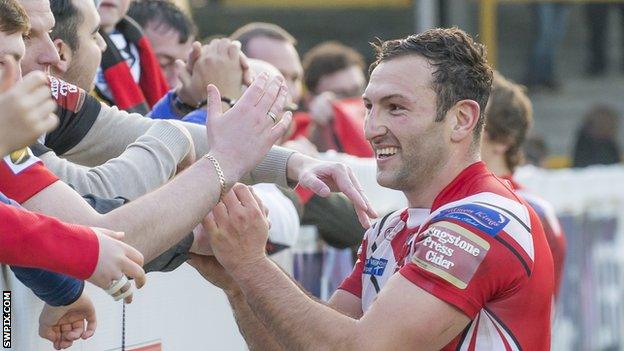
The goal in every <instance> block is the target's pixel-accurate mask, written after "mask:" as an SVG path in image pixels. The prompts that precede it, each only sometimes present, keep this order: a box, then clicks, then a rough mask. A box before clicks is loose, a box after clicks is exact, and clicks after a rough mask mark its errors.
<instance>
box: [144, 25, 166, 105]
mask: <svg viewBox="0 0 624 351" xmlns="http://www.w3.org/2000/svg"><path fill="white" fill-rule="evenodd" d="M136 45H137V48H138V49H139V57H140V60H141V61H140V62H141V79H140V80H139V85H140V86H141V90H142V91H143V95H145V100H146V101H147V104H148V105H149V107H150V109H151V108H152V107H153V106H154V104H156V103H157V102H158V100H160V99H161V98H162V97H163V96H165V94H167V92H168V91H169V86H168V85H167V81H166V80H165V76H164V75H163V73H162V70H161V69H160V65H159V64H158V61H157V59H156V54H154V50H153V49H152V45H151V44H150V42H149V40H147V38H146V37H145V35H144V36H142V37H141V39H139V41H138V42H137V43H136Z"/></svg>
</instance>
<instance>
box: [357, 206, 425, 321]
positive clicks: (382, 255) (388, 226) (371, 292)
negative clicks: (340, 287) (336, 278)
mask: <svg viewBox="0 0 624 351" xmlns="http://www.w3.org/2000/svg"><path fill="white" fill-rule="evenodd" d="M402 212H403V210H400V211H396V212H394V213H392V214H391V215H389V216H388V218H386V221H385V222H384V224H383V227H377V226H376V227H375V228H370V229H369V230H367V231H366V234H365V237H366V240H367V245H366V248H365V249H366V258H365V259H366V260H368V259H369V258H375V259H384V260H387V263H386V266H385V269H384V271H383V274H381V275H376V276H374V279H375V281H376V282H377V284H378V286H379V288H380V290H381V289H383V287H384V285H386V283H387V282H388V280H389V279H390V277H392V275H394V273H395V271H396V268H397V264H398V263H397V258H396V257H395V256H394V250H393V248H392V240H393V239H394V237H395V236H396V235H397V234H398V233H399V232H400V231H401V230H403V229H404V227H405V224H404V223H403V222H402V221H401V213H402ZM408 214H409V216H408V226H409V228H415V227H418V225H420V224H421V223H423V220H424V219H425V218H427V216H428V215H429V209H415V208H410V209H408ZM412 224H414V225H415V226H414V227H412V226H411V225H412ZM377 225H381V221H379V222H377ZM373 244H375V246H376V248H375V251H374V252H373V251H372V247H373ZM364 264H366V261H365V262H364ZM372 277H373V276H372V275H371V274H364V273H362V311H364V312H366V311H367V310H368V308H369V307H370V306H371V305H372V304H373V302H374V301H375V299H376V298H377V290H376V289H375V286H374V284H373V279H372Z"/></svg>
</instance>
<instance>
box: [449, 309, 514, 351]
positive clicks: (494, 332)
mask: <svg viewBox="0 0 624 351" xmlns="http://www.w3.org/2000/svg"><path fill="white" fill-rule="evenodd" d="M477 325H479V326H478V329H477V332H476V335H474V334H475V333H474V329H475V328H476V326H477ZM501 334H502V336H501ZM473 335H474V342H475V347H474V350H479V351H481V350H484V351H504V350H511V351H520V347H519V346H518V345H517V344H516V342H515V341H514V339H513V338H512V337H511V335H509V333H508V332H507V331H506V330H505V328H503V326H502V325H500V323H498V321H496V318H494V317H493V316H492V315H491V314H490V313H488V312H487V311H486V310H481V311H480V312H479V316H478V317H477V318H475V319H473V320H472V322H471V323H470V329H468V333H467V334H466V338H464V340H463V342H462V344H461V345H460V348H459V350H460V351H469V346H470V344H471V343H472V341H473ZM505 342H506V343H507V345H509V346H510V349H508V348H507V347H506V346H505Z"/></svg>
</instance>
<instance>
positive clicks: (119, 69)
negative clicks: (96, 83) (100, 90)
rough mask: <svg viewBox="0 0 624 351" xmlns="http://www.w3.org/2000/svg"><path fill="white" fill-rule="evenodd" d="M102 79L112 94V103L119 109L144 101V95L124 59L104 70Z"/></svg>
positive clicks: (128, 108)
mask: <svg viewBox="0 0 624 351" xmlns="http://www.w3.org/2000/svg"><path fill="white" fill-rule="evenodd" d="M104 79H106V84H107V85H108V88H109V89H110V91H111V93H112V94H113V99H114V100H115V101H114V103H115V105H117V107H119V109H121V110H131V109H132V108H134V107H135V106H137V105H140V104H142V103H144V102H145V96H143V93H142V92H141V90H140V89H139V88H138V86H137V85H136V83H135V82H134V79H133V78H132V73H131V72H130V67H129V66H128V64H127V63H126V61H121V62H118V63H117V64H115V65H114V66H111V67H109V68H107V69H105V70H104Z"/></svg>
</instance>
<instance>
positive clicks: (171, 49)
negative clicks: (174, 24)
mask: <svg viewBox="0 0 624 351" xmlns="http://www.w3.org/2000/svg"><path fill="white" fill-rule="evenodd" d="M145 35H146V36H147V38H148V39H149V41H150V44H152V48H154V53H155V54H156V57H157V58H158V63H159V64H160V68H161V69H162V71H163V74H164V75H165V78H166V79H167V83H168V84H169V86H170V87H172V88H173V87H176V86H177V85H178V83H179V82H180V81H179V80H178V74H179V73H178V69H177V68H176V65H175V61H176V60H182V61H187V59H188V55H189V53H190V52H191V48H192V44H193V41H194V40H195V38H193V37H191V38H189V39H188V41H186V42H185V43H180V33H178V32H177V31H176V30H175V29H172V28H170V27H168V26H166V25H164V24H158V23H153V22H150V23H148V25H147V26H146V27H145Z"/></svg>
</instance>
